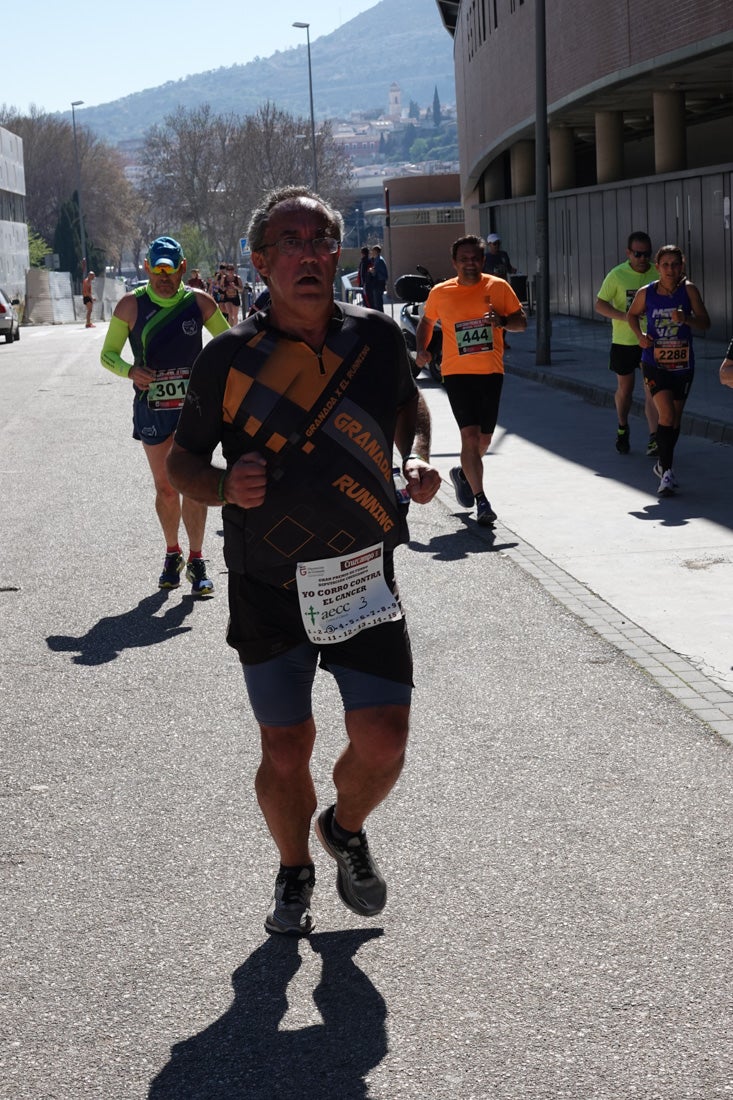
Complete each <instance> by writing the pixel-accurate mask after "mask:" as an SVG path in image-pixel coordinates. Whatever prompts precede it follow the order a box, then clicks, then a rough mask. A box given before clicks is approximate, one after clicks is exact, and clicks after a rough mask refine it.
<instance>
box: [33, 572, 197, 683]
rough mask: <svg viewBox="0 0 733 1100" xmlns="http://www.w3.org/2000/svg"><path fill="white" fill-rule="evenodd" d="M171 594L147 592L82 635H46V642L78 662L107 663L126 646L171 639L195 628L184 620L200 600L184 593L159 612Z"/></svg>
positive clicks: (54, 649)
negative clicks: (135, 602) (123, 609)
mask: <svg viewBox="0 0 733 1100" xmlns="http://www.w3.org/2000/svg"><path fill="white" fill-rule="evenodd" d="M168 595H169V593H168V592H167V591H165V590H163V591H161V592H154V593H153V594H152V595H150V596H145V597H144V598H143V599H142V600H140V603H139V604H138V605H137V607H133V608H132V609H131V610H130V611H125V612H123V613H122V614H121V615H108V616H106V617H105V618H104V619H100V620H99V622H98V623H95V624H94V626H92V627H90V628H89V630H88V631H87V632H86V634H82V635H81V636H80V637H78V638H75V637H74V636H73V635H70V634H51V635H49V636H48V638H46V644H47V646H48V648H49V649H51V650H53V652H54V653H74V654H75V656H74V658H73V661H74V664H76V665H104V664H107V662H108V661H114V660H115V658H117V657H119V655H120V653H122V652H123V650H125V649H140V648H144V647H145V646H151V645H159V644H160V643H161V642H167V641H168V639H169V638H175V637H176V636H177V635H178V634H185V633H186V632H187V631H189V630H191V627H190V626H184V625H183V622H184V620H185V619H186V618H187V617H188V616H189V615H190V614H191V612H192V611H193V608H194V604H195V603H196V602H197V601H196V600H195V599H194V598H193V596H184V597H183V598H182V599H181V600H180V601H179V602H176V603H171V604H170V606H169V607H168V608H167V609H166V611H165V614H163V615H158V614H156V612H158V611H159V610H160V609H161V607H162V606H163V605H164V604H165V602H166V600H167V599H168Z"/></svg>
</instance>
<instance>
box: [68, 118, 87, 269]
mask: <svg viewBox="0 0 733 1100" xmlns="http://www.w3.org/2000/svg"><path fill="white" fill-rule="evenodd" d="M83 102H84V100H83V99H75V100H74V101H73V102H72V104H71V125H72V127H73V130H74V162H75V164H76V196H77V200H78V203H79V235H80V237H81V277H82V281H83V280H84V278H85V277H86V270H87V239H86V234H85V232H84V209H83V207H82V202H81V169H80V168H79V148H78V146H77V143H76V112H75V111H74V108H75V107H81V105H82V103H83Z"/></svg>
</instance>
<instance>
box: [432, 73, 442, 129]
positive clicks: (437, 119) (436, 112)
mask: <svg viewBox="0 0 733 1100" xmlns="http://www.w3.org/2000/svg"><path fill="white" fill-rule="evenodd" d="M441 122H442V115H441V113H440V100H439V99H438V85H437V84H436V85H435V93H434V95H433V125H434V126H435V129H436V130H437V129H438V127H439V126H440V124H441Z"/></svg>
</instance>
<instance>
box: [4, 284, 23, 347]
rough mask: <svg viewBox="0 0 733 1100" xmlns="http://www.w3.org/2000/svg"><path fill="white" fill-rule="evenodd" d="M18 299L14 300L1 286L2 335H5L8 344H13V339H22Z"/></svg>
mask: <svg viewBox="0 0 733 1100" xmlns="http://www.w3.org/2000/svg"><path fill="white" fill-rule="evenodd" d="M17 305H19V302H18V299H17V298H13V299H12V300H11V299H10V298H9V297H8V296H7V294H6V293H5V291H4V290H3V289H2V288H0V336H4V337H5V343H6V344H12V342H13V340H20V322H19V320H18V311H17V309H16V308H15V307H16V306H17Z"/></svg>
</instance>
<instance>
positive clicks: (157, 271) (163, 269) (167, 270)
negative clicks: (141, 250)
mask: <svg viewBox="0 0 733 1100" xmlns="http://www.w3.org/2000/svg"><path fill="white" fill-rule="evenodd" d="M180 270H181V265H180V264H179V265H178V267H170V266H169V265H168V264H165V266H161V265H160V264H156V265H155V267H153V266H152V265H151V264H148V271H149V272H150V273H151V274H152V275H175V274H177V272H179V271H180Z"/></svg>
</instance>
